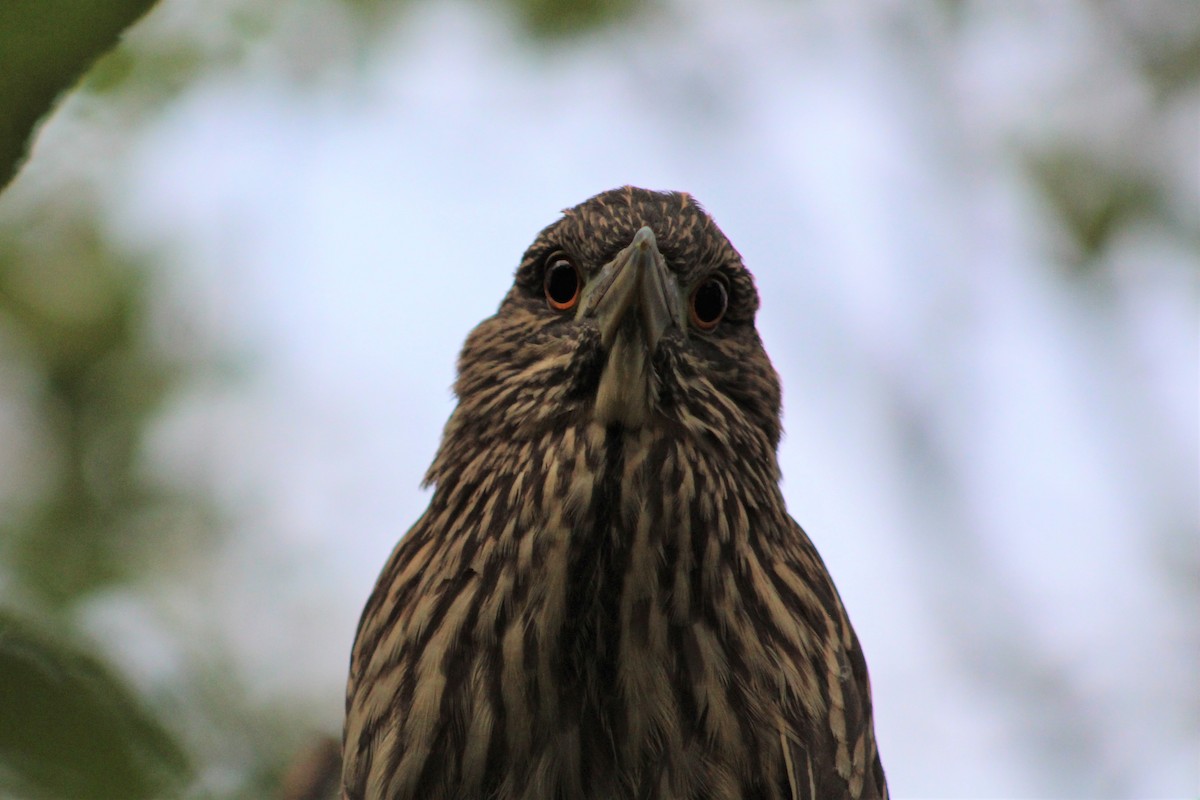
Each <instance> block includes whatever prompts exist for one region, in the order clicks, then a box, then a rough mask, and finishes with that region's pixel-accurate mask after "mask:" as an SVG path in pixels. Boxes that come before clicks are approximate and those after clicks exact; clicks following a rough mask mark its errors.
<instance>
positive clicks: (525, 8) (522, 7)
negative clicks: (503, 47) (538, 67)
mask: <svg viewBox="0 0 1200 800" xmlns="http://www.w3.org/2000/svg"><path fill="white" fill-rule="evenodd" d="M513 5H514V6H515V8H516V11H517V13H518V14H519V15H520V17H521V19H522V21H523V22H524V23H525V25H526V26H527V27H528V28H529V30H530V31H531V32H532V33H533V34H535V35H537V36H545V37H554V36H566V35H574V34H580V33H585V32H587V31H591V30H593V29H596V28H599V27H601V26H604V25H609V24H612V23H615V22H619V21H621V20H623V19H625V18H626V17H628V16H629V14H630V12H631V11H633V9H634V8H636V7H637V3H635V2H634V0H578V1H577V2H563V0H513Z"/></svg>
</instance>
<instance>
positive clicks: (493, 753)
mask: <svg viewBox="0 0 1200 800" xmlns="http://www.w3.org/2000/svg"><path fill="white" fill-rule="evenodd" d="M450 280H470V278H468V277H466V276H465V275H460V276H459V277H457V278H450ZM759 304H760V299H759V294H758V292H757V290H756V286H755V282H754V279H753V277H752V275H751V273H750V272H749V271H748V270H747V268H746V267H745V265H744V264H743V262H742V258H741V256H740V254H739V253H738V251H737V250H736V249H734V247H733V245H732V244H731V243H730V241H729V240H728V239H727V238H726V236H725V235H724V233H722V231H721V230H720V229H719V228H718V227H717V225H716V223H715V222H714V221H713V219H712V217H711V216H710V215H709V214H708V213H707V212H706V211H705V210H704V209H703V208H702V207H701V205H700V204H699V203H698V202H697V201H696V200H695V199H694V198H693V197H692V196H691V195H690V194H688V193H684V192H660V191H652V190H647V189H641V188H636V187H632V186H625V187H621V188H617V189H612V190H609V191H605V192H602V193H600V194H597V195H596V196H594V197H592V198H590V199H588V200H586V201H584V202H583V203H581V204H579V205H577V206H574V207H573V208H569V209H567V210H565V211H563V212H562V215H561V217H560V218H558V219H557V220H556V221H554V222H553V223H551V224H550V225H549V226H547V227H546V228H545V229H543V230H542V231H541V233H539V234H538V236H537V237H536V239H535V240H534V242H533V244H532V245H530V247H529V248H528V250H527V251H526V252H525V254H524V256H523V258H522V259H521V261H520V264H519V266H518V267H517V269H516V273H515V277H514V280H513V284H512V287H511V288H510V289H509V290H508V292H507V294H506V295H505V297H504V298H503V300H502V302H501V303H500V306H499V309H498V310H497V312H496V313H495V315H493V316H491V317H489V318H487V319H485V320H484V321H483V322H481V323H480V324H479V325H478V326H477V327H476V328H475V329H474V330H473V331H472V332H471V333H470V334H469V335H468V337H467V339H466V342H465V344H464V346H463V348H462V351H461V355H460V356H459V359H458V364H457V378H456V381H455V384H454V391H455V394H456V396H457V405H456V406H455V408H454V410H453V411H452V413H451V415H450V418H449V420H448V421H447V423H446V426H445V429H444V431H443V435H442V439H441V443H440V445H439V448H438V450H437V454H436V456H435V458H434V460H433V463H432V465H431V466H430V467H429V470H428V472H427V474H426V476H425V483H426V485H427V486H428V487H432V495H431V498H430V501H429V506H428V508H427V509H426V510H425V512H424V513H423V514H422V515H421V516H420V518H419V519H418V520H417V522H416V523H415V524H414V525H413V526H412V528H411V529H410V530H409V531H408V533H407V534H406V535H404V536H403V537H401V538H400V540H399V542H398V544H397V545H396V547H395V549H394V550H393V552H392V554H391V556H390V558H389V559H388V560H387V562H386V564H385V565H384V567H383V569H382V571H381V573H380V575H379V579H378V582H377V584H376V585H375V588H374V591H373V592H372V593H371V595H370V597H369V599H368V600H367V602H366V605H365V607H364V609H363V612H362V616H361V618H360V621H359V626H358V630H357V635H356V638H355V642H354V646H353V650H352V654H351V658H350V674H349V680H348V683H347V690H346V717H345V724H344V730H343V741H342V750H343V752H342V757H343V764H344V766H343V773H342V797H343V798H344V800H409V798H422V800H467V799H468V798H479V799H480V800H576V799H578V800H592V799H593V798H595V799H596V800H599V799H600V798H605V799H606V800H607V799H610V798H611V799H614V800H625V799H626V798H627V799H628V800H635V799H636V800H685V799H695V800H699V799H700V798H705V800H733V798H740V799H743V800H799V799H800V798H805V799H806V800H815V799H816V798H822V800H829V799H830V798H855V799H858V798H886V797H887V796H888V790H887V783H886V780H885V777H884V772H883V768H882V765H881V762H880V758H879V753H878V749H877V746H876V740H875V733H874V721H873V714H872V704H871V689H870V681H869V678H868V674H867V665H866V661H865V658H864V655H863V651H862V648H861V646H860V644H859V641H858V638H857V636H856V634H855V631H854V629H853V627H852V626H851V624H850V621H849V619H848V617H847V614H846V610H845V608H844V606H843V604H842V601H841V599H840V597H839V595H838V592H837V589H836V588H835V586H834V583H833V580H832V578H831V577H830V574H829V572H828V571H827V569H826V567H825V565H824V563H823V562H822V560H821V557H820V556H819V555H818V553H817V551H816V549H815V547H814V546H813V543H812V542H811V540H810V539H809V538H808V536H807V535H806V534H805V532H804V531H803V530H802V529H801V527H800V525H799V524H797V523H796V522H795V521H794V520H793V519H792V517H791V516H789V514H788V511H787V508H786V504H785V502H784V498H783V495H782V493H781V489H780V468H779V462H778V457H777V449H778V445H779V441H780V437H781V434H782V427H781V403H782V394H781V387H780V380H779V377H778V375H777V373H776V371H775V369H774V367H773V366H772V364H771V361H770V359H769V358H768V356H767V353H766V351H765V350H764V347H763V344H762V341H761V339H760V337H759V334H758V332H757V329H756V327H755V317H756V313H757V311H758V309H759Z"/></svg>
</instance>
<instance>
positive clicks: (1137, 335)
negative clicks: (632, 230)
mask: <svg viewBox="0 0 1200 800" xmlns="http://www.w3.org/2000/svg"><path fill="white" fill-rule="evenodd" d="M1187 7H1188V4H1186V3H1175V4H1156V3H1144V4H1125V5H1115V6H1101V5H1098V4H1090V3H1081V2H1067V1H1066V0H1063V1H1062V2H1024V3H1014V4H996V3H963V4H945V5H943V4H938V3H908V4H904V3H888V2H880V3H859V4H837V3H795V4H793V3H782V2H771V1H769V0H760V1H758V2H748V3H741V4H733V3H728V2H718V1H717V0H704V1H703V2H697V3H686V4H685V3H682V2H661V3H656V4H654V5H652V6H650V7H648V9H646V10H643V11H640V12H637V13H635V14H632V15H631V16H630V17H628V18H626V19H624V20H622V21H620V22H618V23H615V24H613V25H610V26H608V27H603V28H601V29H600V30H598V31H595V32H592V33H590V34H587V35H581V36H574V37H567V38H565V39H554V40H550V41H548V42H547V41H530V39H529V38H528V37H527V36H526V35H525V34H523V32H522V31H521V30H520V26H519V24H518V23H517V22H516V21H515V20H514V18H513V17H511V16H508V15H506V14H504V13H502V12H500V11H497V10H493V9H491V8H490V7H488V6H485V5H483V4H467V3H441V2H439V3H418V4H413V5H411V6H409V7H407V8H406V9H405V10H404V11H403V13H395V14H383V15H379V16H377V17H373V18H372V20H373V21H372V22H371V23H370V24H369V25H366V24H365V23H363V21H362V19H361V18H359V17H357V16H356V12H353V11H352V10H348V9H347V7H345V6H342V5H340V4H334V3H316V2H312V3H299V4H295V5H294V6H291V7H289V8H288V9H287V10H285V11H278V12H272V13H271V14H266V13H265V12H264V13H262V14H261V15H260V17H255V18H254V19H255V20H256V21H257V24H256V25H251V26H250V28H251V30H252V35H247V34H246V25H245V24H244V23H245V20H244V19H241V18H239V17H238V14H237V13H236V11H237V8H236V6H235V5H234V4H232V3H222V4H212V5H204V4H199V3H195V2H192V3H187V2H167V3H164V4H163V5H162V6H160V8H159V9H158V10H157V11H156V12H154V13H153V14H152V15H151V16H150V17H149V18H148V19H147V20H145V21H144V22H143V23H142V24H141V25H140V26H139V27H138V28H137V29H136V30H135V31H134V33H133V35H132V36H131V37H130V46H131V47H133V48H135V49H136V48H138V47H141V48H143V49H148V50H152V49H153V48H154V47H155V46H156V44H155V43H157V42H170V41H174V40H175V38H177V37H181V36H186V37H187V39H188V40H189V41H190V42H192V43H193V45H194V46H196V47H197V49H198V50H200V51H202V52H206V53H208V54H209V56H210V59H209V61H208V62H206V63H208V64H209V66H207V67H205V69H203V70H199V71H197V73H196V75H195V76H194V77H192V78H191V79H189V80H188V81H187V82H186V84H184V85H183V86H182V87H181V88H180V89H179V90H178V91H176V92H175V93H173V94H171V95H170V96H169V97H168V98H166V99H163V100H161V101H159V102H156V103H154V104H152V105H150V106H148V107H146V106H143V107H140V108H139V111H138V113H137V114H136V115H132V116H129V117H122V116H121V106H119V105H117V106H115V107H114V105H113V104H112V103H111V100H106V99H104V98H96V97H89V96H88V95H86V94H83V95H78V96H75V97H72V98H71V99H70V100H69V101H68V102H67V104H66V105H65V106H64V108H63V109H61V111H60V112H59V114H58V115H57V116H56V118H55V119H54V120H53V121H52V123H51V124H50V125H49V126H47V128H46V129H45V130H44V132H43V135H42V136H41V138H40V140H39V141H38V143H37V147H36V149H35V151H34V155H33V158H32V160H31V161H30V163H29V165H28V166H27V168H26V170H25V173H24V174H23V175H22V177H21V179H20V180H19V181H18V183H17V184H14V187H13V191H12V192H10V193H9V194H8V195H6V198H7V200H6V202H8V203H9V204H10V205H11V204H14V203H15V204H26V205H30V204H34V203H36V202H37V201H38V199H39V198H45V197H47V196H53V195H54V193H55V192H58V191H61V187H62V186H64V185H69V184H70V182H71V181H81V180H82V181H86V182H88V185H89V186H90V187H92V189H91V191H92V192H94V195H93V197H94V202H95V204H96V208H97V212H96V213H97V214H98V215H99V217H100V219H101V221H102V225H103V228H104V230H105V232H106V235H108V236H110V237H111V238H112V239H113V241H115V242H117V243H118V247H119V248H120V249H122V250H123V251H124V252H128V253H131V254H136V255H137V257H138V258H139V259H141V260H142V261H143V262H145V263H147V264H149V266H148V268H147V276H148V280H149V282H150V286H151V287H152V289H153V294H152V297H153V303H152V306H151V309H152V314H151V316H150V318H149V319H148V320H147V322H146V324H147V326H148V330H149V331H150V335H151V336H152V338H153V340H154V341H155V342H156V346H157V347H160V348H162V349H163V350H164V351H167V352H174V353H180V354H184V355H185V356H186V357H187V358H191V359H197V358H199V360H202V361H204V362H205V363H207V364H209V365H210V368H208V369H205V370H199V371H197V372H196V373H195V374H193V375H191V376H190V377H189V378H188V380H187V381H186V382H185V383H184V385H183V387H182V388H181V389H180V390H179V391H177V392H176V393H175V394H174V395H173V396H172V398H171V400H170V402H169V403H168V404H167V406H166V407H165V409H164V410H163V411H162V413H161V414H160V415H159V416H158V417H157V418H156V419H155V421H154V425H153V428H152V435H151V436H150V437H149V439H148V440H147V444H146V448H145V452H144V454H143V455H142V463H143V468H144V469H145V470H146V471H148V472H150V473H152V474H154V475H156V476H159V477H161V478H162V479H163V480H165V481H167V482H170V483H172V484H174V485H179V486H186V487H190V488H192V489H196V490H199V491H202V492H203V493H204V494H205V495H207V496H211V497H212V498H214V500H215V502H216V506H217V507H218V508H219V518H220V520H221V525H222V526H223V527H224V528H225V529H226V531H227V535H226V536H224V537H223V538H221V539H220V540H219V542H218V543H217V544H215V545H214V546H213V549H212V550H211V551H210V552H208V553H206V554H205V557H204V558H203V559H202V560H199V561H198V562H197V563H196V564H195V565H194V568H190V569H187V570H184V571H182V572H181V571H179V570H175V571H171V572H170V573H168V574H166V575H165V576H163V577H161V578H157V579H156V578H154V577H151V578H148V579H147V580H145V581H143V582H142V583H140V584H139V585H138V586H137V587H136V588H135V589H129V590H125V591H118V592H111V593H107V594H105V595H103V596H101V597H99V598H97V599H96V600H95V601H94V602H91V603H89V604H88V606H87V607H86V608H85V609H84V610H83V611H82V612H81V613H82V617H83V620H84V624H85V627H86V628H87V629H88V630H89V631H90V632H91V633H92V634H93V635H94V636H95V637H96V638H97V639H98V640H99V641H101V642H103V643H104V647H105V648H106V649H107V651H108V654H109V656H110V657H111V658H112V659H113V660H115V661H116V662H117V663H118V664H119V665H121V667H122V669H124V670H126V671H127V672H128V674H130V675H131V676H133V680H134V681H135V683H136V684H137V685H139V686H141V687H144V688H145V689H146V690H147V691H148V692H151V693H154V692H155V691H158V690H160V689H161V688H162V687H164V686H169V685H170V684H171V682H172V681H178V680H180V679H181V675H184V674H186V673H187V672H188V670H189V668H190V667H189V662H190V661H191V660H192V659H193V658H194V657H195V655H196V654H197V653H198V652H207V651H209V650H210V649H212V650H216V651H219V652H221V653H222V654H223V655H222V658H223V659H226V660H225V661H224V662H223V663H225V664H226V666H227V668H228V669H229V670H230V671H231V672H232V674H233V675H234V676H235V679H236V681H237V682H238V683H239V684H241V685H243V686H244V687H246V692H247V694H248V696H249V697H250V699H251V701H252V702H254V703H259V704H262V705H263V706H290V707H293V708H300V709H302V710H303V714H304V718H305V719H306V720H308V725H309V726H310V727H311V729H312V730H313V731H320V730H327V731H330V732H336V731H337V730H338V729H339V727H340V713H341V703H342V699H341V698H342V691H343V685H344V680H345V672H346V666H347V659H348V653H349V649H350V645H351V642H352V638H353V633H354V626H355V623H356V621H357V617H358V613H359V611H360V609H361V607H362V604H363V602H364V601H365V599H366V597H367V594H368V593H369V592H370V590H371V587H372V586H373V583H374V580H375V576H376V575H377V573H378V570H379V569H380V567H381V566H382V564H383V561H384V560H385V559H386V557H387V554H388V553H389V552H390V550H391V548H392V547H393V545H394V544H395V542H396V540H397V539H398V538H399V536H400V535H402V534H403V532H404V531H405V530H406V529H407V527H408V526H409V525H410V524H411V523H412V522H413V521H414V520H415V519H416V517H417V516H418V515H419V514H420V513H421V511H422V510H423V508H424V505H425V503H426V502H427V499H428V495H427V493H426V492H424V491H422V490H421V489H420V486H419V484H420V482H421V479H422V476H423V473H424V470H425V469H426V467H427V466H428V464H429V462H430V461H431V460H432V457H433V454H434V451H435V449H436V446H437V442H438V439H439V436H440V431H441V426H442V424H443V423H444V421H445V419H446V418H447V416H448V415H449V413H450V411H451V409H452V407H453V397H452V394H451V392H450V388H449V387H450V385H451V383H452V381H453V378H454V373H453V369H454V360H455V357H456V355H457V352H458V349H459V347H460V346H461V343H462V341H463V339H464V338H465V337H466V335H467V333H468V332H469V330H470V329H471V328H472V327H473V326H474V325H475V324H477V323H478V322H479V321H480V320H482V319H483V318H485V317H486V316H488V315H490V314H491V313H493V312H494V310H495V308H496V306H497V305H498V303H499V301H500V299H501V298H502V296H503V295H504V293H505V292H506V291H507V287H508V285H509V283H510V282H511V275H512V271H513V270H514V269H515V267H516V265H517V262H518V260H519V258H520V256H521V254H522V252H523V250H524V249H525V247H526V246H527V245H528V244H529V243H530V242H531V241H532V239H533V237H534V235H535V234H536V233H537V232H538V231H539V230H540V229H541V228H542V227H543V226H545V225H546V224H548V223H550V222H551V221H553V220H554V219H555V218H556V216H557V214H558V213H559V211H560V210H561V209H563V208H565V207H568V206H571V205H574V204H576V203H578V202H580V201H582V200H583V199H585V198H587V197H589V196H591V195H593V194H595V193H597V192H599V191H602V190H604V189H608V188H611V187H614V186H619V185H623V184H634V185H638V186H644V187H647V188H655V189H677V190H685V191H688V192H690V193H692V194H693V195H695V196H696V198H697V199H698V200H699V201H700V202H701V203H702V204H704V205H705V207H706V208H707V209H708V211H709V212H710V213H711V214H712V215H713V217H714V218H715V219H716V221H717V223H718V225H720V227H721V228H722V229H723V230H724V231H725V233H726V234H727V235H728V236H729V238H730V240H731V241H732V242H733V243H734V245H735V246H736V247H737V248H738V250H739V251H740V252H741V254H742V256H743V257H744V260H745V263H746V264H747V266H748V267H749V269H750V270H751V271H752V272H753V273H754V275H755V277H756V280H757V283H758V287H759V291H760V293H761V296H762V309H761V311H760V314H759V318H758V327H759V331H760V332H761V334H762V337H763V339H764V342H765V345H766V347H767V350H768V352H769V354H770V355H771V358H772V360H773V362H774V364H775V366H776V368H777V369H778V371H779V372H780V374H781V376H782V381H783V386H784V425H785V429H786V435H785V439H784V442H783V444H782V445H781V448H780V454H779V455H780V461H781V465H782V469H783V474H784V485H783V489H784V495H785V497H786V498H787V501H788V505H789V510H790V511H791V513H792V515H793V516H794V517H795V518H796V519H797V520H798V521H799V522H800V523H801V524H802V525H803V526H804V527H805V529H806V530H807V531H808V533H809V534H810V536H811V537H812V539H813V540H814V542H815V543H816V545H817V547H818V549H819V550H820V552H821V553H822V555H823V557H824V558H825V560H826V563H827V564H828V566H829V568H830V571H831V572H832V574H833V576H834V578H835V580H836V582H837V584H838V587H839V590H840V591H841V593H842V596H843V598H844V600H845V603H846V606H847V608H848V610H849V612H850V615H851V618H852V620H853V622H854V624H855V627H856V629H857V631H858V634H859V637H860V639H861V640H862V643H863V647H864V649H865V652H866V655H867V660H868V664H869V667H870V671H871V678H872V684H873V689H874V695H875V709H876V729H877V734H878V739H879V747H880V752H881V755H882V757H883V762H884V766H885V768H886V770H887V773H888V778H889V783H890V785H891V789H892V794H893V796H895V797H898V798H905V797H909V798H918V797H980V798H982V797H1065V796H1079V797H1082V796H1087V797H1185V796H1193V797H1194V796H1196V794H1197V792H1198V791H1200V679H1198V676H1197V671H1198V656H1200V636H1198V635H1197V634H1198V631H1197V622H1196V620H1197V612H1198V611H1200V607H1198V606H1200V602H1198V599H1200V522H1198V512H1200V458H1198V447H1200V424H1198V398H1200V327H1198V324H1197V310H1198V306H1197V301H1198V299H1200V292H1198V284H1197V277H1198V274H1200V273H1198V270H1197V263H1198V262H1197V250H1198V248H1197V244H1196V243H1197V241H1198V240H1197V238H1196V237H1197V234H1196V224H1195V223H1196V220H1197V219H1200V92H1198V91H1197V89H1196V87H1195V85H1193V86H1192V88H1191V89H1189V90H1187V91H1184V92H1183V93H1182V94H1178V93H1177V94H1175V95H1172V96H1171V98H1169V99H1164V96H1163V94H1162V93H1161V92H1160V91H1159V90H1158V88H1157V87H1156V86H1155V85H1153V84H1152V83H1151V82H1149V81H1148V80H1147V79H1146V77H1145V73H1144V72H1143V71H1142V70H1141V66H1142V64H1141V62H1140V61H1139V58H1140V57H1141V53H1142V51H1141V50H1139V47H1140V46H1141V45H1140V44H1139V42H1140V41H1141V40H1140V39H1138V37H1139V36H1140V37H1143V38H1146V37H1150V39H1151V40H1153V41H1158V40H1155V39H1153V37H1155V36H1157V37H1167V38H1169V37H1170V36H1172V35H1175V34H1173V33H1172V31H1173V30H1174V29H1176V28H1179V27H1186V26H1184V25H1182V24H1181V23H1180V22H1179V20H1185V21H1190V22H1191V23H1192V28H1191V29H1189V30H1193V31H1194V29H1195V28H1196V24H1195V22H1196V21H1195V20H1191V19H1190V18H1189V17H1188V16H1187V14H1186V13H1180V12H1181V10H1186V9H1187ZM1193 8H1194V7H1193ZM1105 9H1106V10H1105ZM1139 9H1140V10H1139ZM239 20H241V21H240V22H239ZM364 27H369V28H370V30H369V32H364ZM1180 35H1182V34H1180ZM1163 41H1165V39H1164V40H1163ZM1164 46H1165V45H1164ZM231 48H232V49H235V50H236V57H225V56H222V55H221V54H223V53H225V52H226V51H228V50H230V49H231ZM213 54H217V55H213ZM1064 143H1066V145H1069V146H1070V148H1071V152H1073V153H1074V152H1083V153H1085V154H1086V155H1087V156H1088V158H1091V159H1094V161H1095V162H1096V163H1102V164H1105V165H1107V166H1111V167H1113V169H1114V170H1116V171H1117V172H1118V173H1119V174H1122V175H1134V176H1138V178H1139V179H1144V180H1147V181H1151V182H1152V183H1153V184H1154V185H1155V186H1156V187H1158V188H1159V189H1161V192H1162V194H1163V196H1164V197H1165V198H1166V204H1165V205H1164V206H1163V208H1162V209H1161V213H1159V214H1157V215H1150V214H1148V215H1144V218H1143V217H1138V216H1135V217H1134V218H1133V219H1132V220H1131V221H1129V222H1128V223H1127V224H1123V225H1122V226H1120V228H1119V230H1118V231H1117V233H1116V234H1114V235H1113V236H1112V237H1111V238H1110V239H1109V240H1108V241H1107V242H1106V244H1105V247H1104V248H1103V249H1102V250H1100V251H1096V252H1085V251H1082V250H1080V248H1079V247H1078V245H1077V244H1076V242H1075V241H1074V240H1073V239H1072V237H1071V232H1070V229H1069V225H1068V224H1066V223H1065V222H1064V221H1063V219H1062V218H1061V217H1060V216H1059V215H1058V214H1057V213H1056V209H1055V207H1053V205H1052V204H1050V203H1049V202H1048V201H1047V199H1046V198H1047V193H1046V191H1045V188H1044V186H1042V185H1041V184H1039V180H1038V177H1037V173H1036V172H1035V171H1033V170H1031V168H1030V165H1031V163H1038V164H1040V163H1043V161H1045V160H1048V159H1051V158H1052V156H1054V154H1056V153H1058V152H1059V151H1060V150H1061V149H1064V148H1065V147H1066V145H1064ZM1039 159H1042V161H1039ZM1085 178H1086V176H1085ZM1082 185H1083V187H1084V188H1083V190H1082V191H1083V193H1084V196H1085V198H1086V197H1087V196H1088V194H1087V193H1088V188H1087V187H1088V184H1087V181H1086V180H1083V182H1082ZM14 196H15V199H14ZM0 211H2V209H0ZM211 365H216V366H215V367H213V366H211ZM208 747H209V748H210V749H211V750H212V751H214V752H217V751H220V750H221V745H220V744H219V743H217V744H212V743H210V744H209V745H208ZM212 763H213V766H211V767H210V768H209V770H208V772H207V773H206V774H205V775H204V776H203V780H204V781H205V782H206V784H207V785H208V786H209V787H210V788H211V789H213V790H214V791H219V790H220V789H221V787H223V786H226V785H232V784H233V783H235V782H236V774H237V765H236V763H234V762H233V761H231V758H230V756H229V754H228V753H226V754H225V755H224V756H223V758H216V757H214V759H213V762H212Z"/></svg>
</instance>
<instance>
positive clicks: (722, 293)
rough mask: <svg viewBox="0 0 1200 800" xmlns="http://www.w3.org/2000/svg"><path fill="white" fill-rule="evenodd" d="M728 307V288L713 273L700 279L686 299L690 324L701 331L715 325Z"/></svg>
mask: <svg viewBox="0 0 1200 800" xmlns="http://www.w3.org/2000/svg"><path fill="white" fill-rule="evenodd" d="M728 308H729V289H728V288H727V287H726V285H725V281H724V280H723V279H722V278H718V277H717V276H715V275H712V276H709V277H707V278H705V279H704V280H702V281H701V282H700V284H699V285H698V286H696V288H695V289H694V290H692V296H691V298H690V299H689V301H688V316H689V317H690V318H691V320H692V324H693V325H695V326H696V327H697V328H699V329H700V330H702V331H711V330H713V329H714V328H716V327H717V325H718V324H719V323H720V322H721V319H722V318H723V317H724V316H725V311H726V310H727V309H728Z"/></svg>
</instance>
